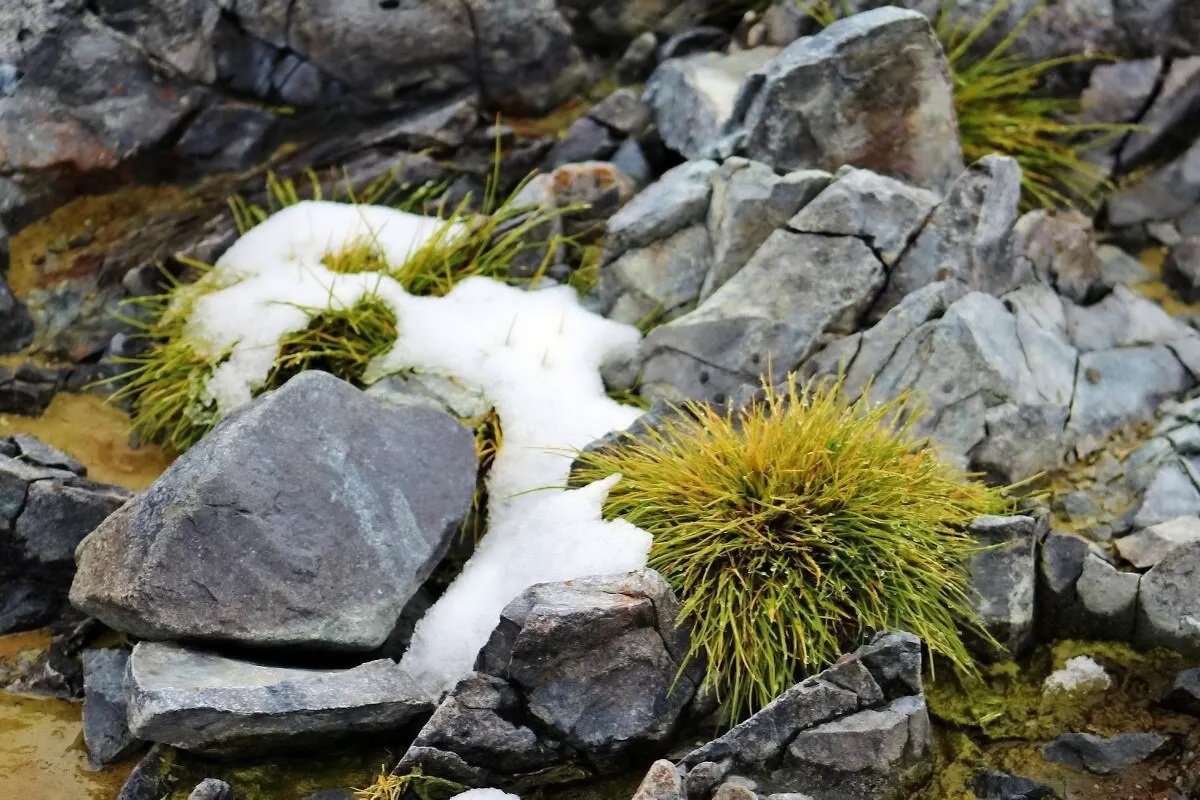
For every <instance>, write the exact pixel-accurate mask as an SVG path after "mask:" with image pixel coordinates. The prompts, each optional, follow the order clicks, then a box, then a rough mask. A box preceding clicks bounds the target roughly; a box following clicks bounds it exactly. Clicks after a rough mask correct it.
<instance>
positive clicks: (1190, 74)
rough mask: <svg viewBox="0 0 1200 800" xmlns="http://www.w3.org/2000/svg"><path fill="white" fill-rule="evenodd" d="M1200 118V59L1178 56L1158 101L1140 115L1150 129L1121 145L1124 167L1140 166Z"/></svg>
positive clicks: (1172, 63)
mask: <svg viewBox="0 0 1200 800" xmlns="http://www.w3.org/2000/svg"><path fill="white" fill-rule="evenodd" d="M1198 117H1200V58H1178V59H1175V60H1173V61H1172V62H1171V66H1170V68H1169V69H1168V70H1167V72H1166V75H1164V76H1163V78H1162V84H1161V86H1159V87H1158V93H1157V94H1156V95H1155V97H1154V102H1153V103H1152V104H1151V105H1150V107H1149V108H1147V109H1146V112H1145V113H1144V114H1142V115H1141V116H1140V117H1139V118H1138V120H1137V121H1138V124H1139V125H1144V126H1146V128H1148V130H1141V131H1134V132H1133V133H1131V134H1129V137H1128V138H1127V139H1126V140H1125V143H1124V144H1123V145H1122V147H1121V167H1122V169H1124V170H1131V169H1136V168H1137V167H1139V166H1141V165H1143V164H1145V163H1147V162H1148V161H1150V160H1152V159H1153V158H1154V157H1155V156H1156V155H1158V154H1160V153H1161V152H1162V150H1163V147H1164V146H1165V145H1168V144H1169V143H1170V142H1171V141H1172V140H1174V139H1178V138H1179V136H1180V135H1181V134H1184V135H1186V132H1185V130H1183V126H1184V125H1188V124H1192V125H1194V124H1195V120H1196V119H1197V118H1198Z"/></svg>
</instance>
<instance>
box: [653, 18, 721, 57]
mask: <svg viewBox="0 0 1200 800" xmlns="http://www.w3.org/2000/svg"><path fill="white" fill-rule="evenodd" d="M727 49H730V48H729V31H727V30H725V29H724V28H721V27H718V26H716V25H697V26H695V27H692V28H688V29H687V30H684V31H680V32H679V33H677V34H675V35H674V36H672V37H671V38H670V39H667V41H665V42H663V46H662V47H660V48H659V49H658V59H659V61H670V60H671V59H675V58H683V57H685V56H690V55H694V54H696V53H708V52H716V51H723V50H727ZM732 52H740V51H738V50H732Z"/></svg>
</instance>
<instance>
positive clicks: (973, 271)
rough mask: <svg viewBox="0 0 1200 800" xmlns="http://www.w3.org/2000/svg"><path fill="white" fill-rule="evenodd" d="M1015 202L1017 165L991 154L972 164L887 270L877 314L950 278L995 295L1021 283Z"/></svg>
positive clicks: (1018, 186) (1018, 195)
mask: <svg viewBox="0 0 1200 800" xmlns="http://www.w3.org/2000/svg"><path fill="white" fill-rule="evenodd" d="M1020 199H1021V168H1020V166H1019V165H1018V164H1017V162H1016V161H1014V160H1013V159H1011V158H1008V157H1005V156H995V155H992V156H985V157H984V158H982V159H980V160H979V161H977V162H976V163H974V164H972V165H971V166H970V167H969V168H968V169H967V171H966V172H963V173H962V174H961V175H960V176H959V177H958V179H957V180H956V181H955V182H954V184H953V185H952V186H950V188H949V191H948V192H947V193H946V197H945V199H944V200H943V201H942V202H941V203H940V204H939V205H938V207H937V208H935V209H934V210H933V213H932V214H931V215H930V217H929V221H928V222H926V223H925V226H924V227H923V228H921V232H920V233H919V234H917V238H916V240H915V241H914V242H913V243H912V246H911V247H909V248H908V250H907V251H906V252H905V253H904V255H903V256H902V257H901V258H900V260H899V262H898V263H897V264H896V266H895V268H894V269H893V270H892V272H891V276H890V279H889V282H888V286H887V289H886V290H885V291H884V293H883V296H882V297H881V298H880V299H879V303H878V305H877V309H878V311H879V312H883V311H887V310H888V309H890V308H892V307H893V306H894V305H896V304H897V303H898V302H900V300H901V299H902V298H903V297H905V296H906V295H908V294H911V293H912V292H914V291H916V290H917V289H920V288H921V287H922V286H926V285H928V284H930V283H933V282H935V281H941V280H948V279H954V280H958V281H961V282H962V283H964V284H966V285H967V286H968V287H970V288H972V289H976V290H979V291H982V292H987V293H989V294H994V295H1000V294H1003V293H1004V292H1006V291H1008V290H1010V289H1014V288H1016V287H1017V286H1018V285H1020V284H1021V283H1022V282H1024V279H1025V277H1026V276H1024V275H1022V274H1021V273H1020V272H1019V271H1018V269H1019V267H1020V266H1021V265H1020V264H1019V263H1018V261H1016V260H1015V259H1014V258H1013V252H1012V246H1013V243H1012V238H1013V237H1012V230H1013V226H1014V225H1015V224H1016V222H1017V215H1018V208H1019V204H1020Z"/></svg>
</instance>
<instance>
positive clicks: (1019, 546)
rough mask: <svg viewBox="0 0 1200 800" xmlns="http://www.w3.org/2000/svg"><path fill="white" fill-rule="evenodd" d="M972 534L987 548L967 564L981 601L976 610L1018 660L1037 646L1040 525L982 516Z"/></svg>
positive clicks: (1026, 520) (1021, 518)
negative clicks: (1034, 643)
mask: <svg viewBox="0 0 1200 800" xmlns="http://www.w3.org/2000/svg"><path fill="white" fill-rule="evenodd" d="M970 530H971V535H972V536H974V537H975V538H976V539H977V540H978V541H979V543H980V545H982V546H983V547H985V548H987V549H985V550H983V551H981V552H979V553H976V554H975V555H974V556H972V557H971V561H970V564H969V565H968V570H969V572H970V576H971V585H972V587H973V588H974V589H975V592H976V594H977V596H978V599H977V600H976V601H975V609H976V611H977V612H978V613H979V619H980V620H981V621H982V622H983V625H984V627H985V628H986V629H987V631H988V633H990V634H991V635H992V637H993V638H995V640H996V641H997V642H998V643H999V644H1000V645H1001V647H1003V648H1004V649H1005V650H1006V651H1007V652H1008V655H1009V657H1011V658H1019V657H1020V656H1022V655H1023V654H1024V653H1026V652H1027V651H1028V650H1029V648H1030V647H1032V646H1033V642H1034V630H1033V622H1034V614H1033V609H1034V580H1035V577H1034V576H1035V562H1034V559H1035V556H1036V553H1037V546H1038V524H1037V521H1036V520H1035V519H1034V518H1033V517H1025V516H1016V517H980V518H979V519H977V520H975V521H974V522H973V523H971V529H970Z"/></svg>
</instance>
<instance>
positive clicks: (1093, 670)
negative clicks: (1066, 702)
mask: <svg viewBox="0 0 1200 800" xmlns="http://www.w3.org/2000/svg"><path fill="white" fill-rule="evenodd" d="M1111 685H1112V679H1111V678H1109V677H1108V673H1107V672H1105V671H1104V667H1102V666H1100V665H1099V664H1097V663H1096V662H1095V660H1093V659H1092V658H1091V657H1090V656H1075V657H1074V658H1072V659H1068V660H1067V663H1066V664H1065V665H1064V667H1063V668H1062V669H1060V670H1057V671H1055V672H1052V673H1051V674H1050V676H1049V677H1047V678H1046V682H1045V684H1043V690H1044V691H1045V692H1047V693H1052V692H1102V691H1104V690H1105V689H1107V688H1108V687H1109V686H1111Z"/></svg>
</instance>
